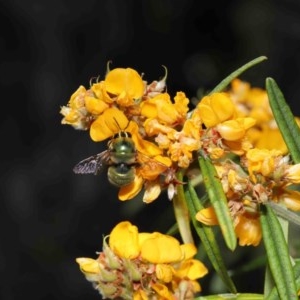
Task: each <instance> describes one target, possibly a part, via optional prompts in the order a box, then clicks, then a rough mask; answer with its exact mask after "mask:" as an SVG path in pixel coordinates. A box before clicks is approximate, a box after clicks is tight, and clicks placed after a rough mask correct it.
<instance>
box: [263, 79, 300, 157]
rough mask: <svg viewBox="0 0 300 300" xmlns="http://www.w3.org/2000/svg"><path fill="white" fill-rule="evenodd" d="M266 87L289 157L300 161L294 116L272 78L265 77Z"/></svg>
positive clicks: (299, 139) (299, 136)
mask: <svg viewBox="0 0 300 300" xmlns="http://www.w3.org/2000/svg"><path fill="white" fill-rule="evenodd" d="M266 89H267V92H268V96H269V102H270V106H271V109H272V112H273V115H274V118H275V120H276V122H277V125H278V127H279V129H280V131H281V134H282V136H283V139H284V141H285V143H286V145H287V147H288V149H289V152H290V153H291V157H292V159H293V161H294V162H295V163H300V129H299V127H298V125H297V123H296V121H295V117H294V115H293V113H292V112H291V109H290V107H289V106H288V104H287V103H286V101H285V99H284V96H283V94H282V92H281V90H280V89H279V87H278V85H277V83H276V82H275V80H274V79H272V78H267V79H266Z"/></svg>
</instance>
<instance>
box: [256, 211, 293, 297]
mask: <svg viewBox="0 0 300 300" xmlns="http://www.w3.org/2000/svg"><path fill="white" fill-rule="evenodd" d="M260 222H261V227H262V233H263V240H264V244H265V248H266V252H267V257H268V262H269V266H270V270H271V273H272V276H273V279H274V282H275V285H276V288H277V291H278V294H279V298H280V299H289V300H292V299H295V300H296V299H298V297H297V289H296V283H295V278H294V271H293V268H292V264H291V260H290V256H289V252H288V247H287V244H286V241H285V238H284V235H283V232H282V229H281V226H280V224H279V221H278V219H277V217H276V215H275V214H274V212H273V211H272V208H271V207H270V206H265V205H264V206H262V213H261V216H260Z"/></svg>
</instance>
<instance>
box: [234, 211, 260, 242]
mask: <svg viewBox="0 0 300 300" xmlns="http://www.w3.org/2000/svg"><path fill="white" fill-rule="evenodd" d="M235 223H236V225H235V233H236V235H237V237H238V239H239V245H240V246H250V245H252V246H258V245H259V243H260V241H261V237H262V233H261V226H260V221H259V218H258V216H256V217H254V218H253V217H249V216H248V215H247V214H243V215H239V216H238V217H237V218H236V220H235Z"/></svg>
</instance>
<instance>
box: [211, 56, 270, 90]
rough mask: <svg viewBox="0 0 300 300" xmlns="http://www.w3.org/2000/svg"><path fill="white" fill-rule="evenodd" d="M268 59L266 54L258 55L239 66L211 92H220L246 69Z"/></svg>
mask: <svg viewBox="0 0 300 300" xmlns="http://www.w3.org/2000/svg"><path fill="white" fill-rule="evenodd" d="M266 59H267V57H266V56H260V57H257V58H255V59H253V60H251V61H249V62H248V63H246V64H245V65H243V66H242V67H240V68H238V69H237V70H236V71H234V72H232V73H231V74H230V75H228V76H227V77H226V78H225V79H223V80H222V81H221V82H220V83H219V84H218V85H217V86H216V87H215V88H214V89H213V90H212V91H211V92H210V93H209V94H213V93H218V92H221V91H223V90H224V89H225V88H226V87H227V86H228V85H229V84H230V82H231V81H232V80H233V79H234V78H237V77H238V76H240V75H241V74H242V73H243V72H245V71H246V70H248V69H250V68H251V67H253V66H255V65H256V64H259V63H260V62H262V61H264V60H266Z"/></svg>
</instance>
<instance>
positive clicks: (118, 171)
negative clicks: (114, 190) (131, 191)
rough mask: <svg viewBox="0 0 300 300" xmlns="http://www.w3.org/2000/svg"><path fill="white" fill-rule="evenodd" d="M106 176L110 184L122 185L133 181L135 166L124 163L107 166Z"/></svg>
mask: <svg viewBox="0 0 300 300" xmlns="http://www.w3.org/2000/svg"><path fill="white" fill-rule="evenodd" d="M107 177H108V180H109V182H110V183H111V184H113V185H115V186H117V187H122V186H125V185H128V184H130V183H132V182H133V181H134V177H135V168H134V167H133V166H131V165H128V164H124V163H120V164H117V165H113V166H110V167H109V168H108V172H107Z"/></svg>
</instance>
